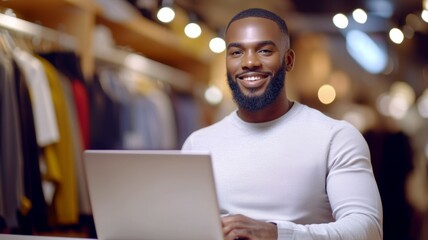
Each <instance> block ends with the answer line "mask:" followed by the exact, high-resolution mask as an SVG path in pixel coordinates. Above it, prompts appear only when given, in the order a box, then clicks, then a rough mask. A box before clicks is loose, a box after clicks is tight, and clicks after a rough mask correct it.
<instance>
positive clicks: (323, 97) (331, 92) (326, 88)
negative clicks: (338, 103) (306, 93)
mask: <svg viewBox="0 0 428 240" xmlns="http://www.w3.org/2000/svg"><path fill="white" fill-rule="evenodd" d="M335 98H336V90H335V89H334V88H333V87H332V86H331V85H329V84H324V85H322V86H321V87H320V88H319V89H318V99H319V100H320V102H322V103H323V104H330V103H332V102H333V101H334V99H335Z"/></svg>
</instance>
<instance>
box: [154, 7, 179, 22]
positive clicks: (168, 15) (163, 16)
mask: <svg viewBox="0 0 428 240" xmlns="http://www.w3.org/2000/svg"><path fill="white" fill-rule="evenodd" d="M157 17H158V19H159V21H161V22H163V23H169V22H171V21H172V20H174V18H175V12H174V10H172V8H170V7H163V8H161V9H159V11H158V14H157Z"/></svg>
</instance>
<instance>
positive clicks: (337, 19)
mask: <svg viewBox="0 0 428 240" xmlns="http://www.w3.org/2000/svg"><path fill="white" fill-rule="evenodd" d="M333 23H334V25H335V26H336V27H338V28H341V29H344V28H346V27H347V26H348V23H349V21H348V18H347V17H346V16H345V14H342V13H338V14H336V15H334V17H333Z"/></svg>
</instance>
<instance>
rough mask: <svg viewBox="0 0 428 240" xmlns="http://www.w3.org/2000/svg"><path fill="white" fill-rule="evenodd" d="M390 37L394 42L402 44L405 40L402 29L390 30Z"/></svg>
mask: <svg viewBox="0 0 428 240" xmlns="http://www.w3.org/2000/svg"><path fill="white" fill-rule="evenodd" d="M389 38H390V39H391V41H392V42H393V43H396V44H401V43H402V42H403V40H404V34H403V32H402V31H401V30H400V29H398V28H393V29H391V30H390V31H389Z"/></svg>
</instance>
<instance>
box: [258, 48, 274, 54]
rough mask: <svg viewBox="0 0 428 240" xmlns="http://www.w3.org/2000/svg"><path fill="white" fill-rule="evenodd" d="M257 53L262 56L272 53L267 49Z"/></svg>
mask: <svg viewBox="0 0 428 240" xmlns="http://www.w3.org/2000/svg"><path fill="white" fill-rule="evenodd" d="M259 53H261V54H263V55H268V54H271V53H272V51H271V50H269V49H262V50H259Z"/></svg>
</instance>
